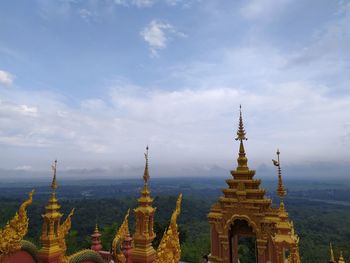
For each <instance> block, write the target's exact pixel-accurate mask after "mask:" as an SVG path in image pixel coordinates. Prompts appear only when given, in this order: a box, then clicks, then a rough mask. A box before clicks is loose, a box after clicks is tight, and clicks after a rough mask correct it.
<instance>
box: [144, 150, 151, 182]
mask: <svg viewBox="0 0 350 263" xmlns="http://www.w3.org/2000/svg"><path fill="white" fill-rule="evenodd" d="M148 149H149V148H148V145H147V146H146V152H145V160H146V164H145V171H144V172H143V181H144V184H145V185H147V183H148V180H149V179H150V176H149V171H148Z"/></svg>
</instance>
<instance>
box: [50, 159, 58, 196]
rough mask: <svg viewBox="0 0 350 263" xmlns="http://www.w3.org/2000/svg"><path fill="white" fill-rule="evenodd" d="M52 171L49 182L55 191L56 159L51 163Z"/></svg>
mask: <svg viewBox="0 0 350 263" xmlns="http://www.w3.org/2000/svg"><path fill="white" fill-rule="evenodd" d="M51 168H52V171H53V178H52V183H51V189H52V191H53V192H56V189H57V182H56V170H57V160H55V161H54V163H53V164H52V165H51Z"/></svg>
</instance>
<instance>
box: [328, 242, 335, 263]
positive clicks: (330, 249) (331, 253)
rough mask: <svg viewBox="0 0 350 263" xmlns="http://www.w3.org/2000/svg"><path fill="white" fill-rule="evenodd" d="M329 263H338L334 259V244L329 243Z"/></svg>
mask: <svg viewBox="0 0 350 263" xmlns="http://www.w3.org/2000/svg"><path fill="white" fill-rule="evenodd" d="M329 263H336V262H335V259H334V253H333V247H332V243H329Z"/></svg>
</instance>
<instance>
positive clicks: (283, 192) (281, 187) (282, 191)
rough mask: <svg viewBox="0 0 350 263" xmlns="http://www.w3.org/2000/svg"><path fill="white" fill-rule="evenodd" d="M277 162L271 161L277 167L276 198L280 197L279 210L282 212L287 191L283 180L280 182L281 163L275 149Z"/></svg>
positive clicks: (278, 152)
mask: <svg viewBox="0 0 350 263" xmlns="http://www.w3.org/2000/svg"><path fill="white" fill-rule="evenodd" d="M276 154H277V161H276V160H274V159H272V162H273V164H274V165H275V166H277V173H278V186H277V193H278V196H279V197H280V210H283V211H284V197H285V196H286V194H287V191H286V189H285V187H284V185H283V180H282V170H281V161H280V151H279V149H277V152H276Z"/></svg>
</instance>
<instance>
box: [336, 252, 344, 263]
mask: <svg viewBox="0 0 350 263" xmlns="http://www.w3.org/2000/svg"><path fill="white" fill-rule="evenodd" d="M338 263H345V260H344V258H343V251H340V257H339V260H338Z"/></svg>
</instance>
